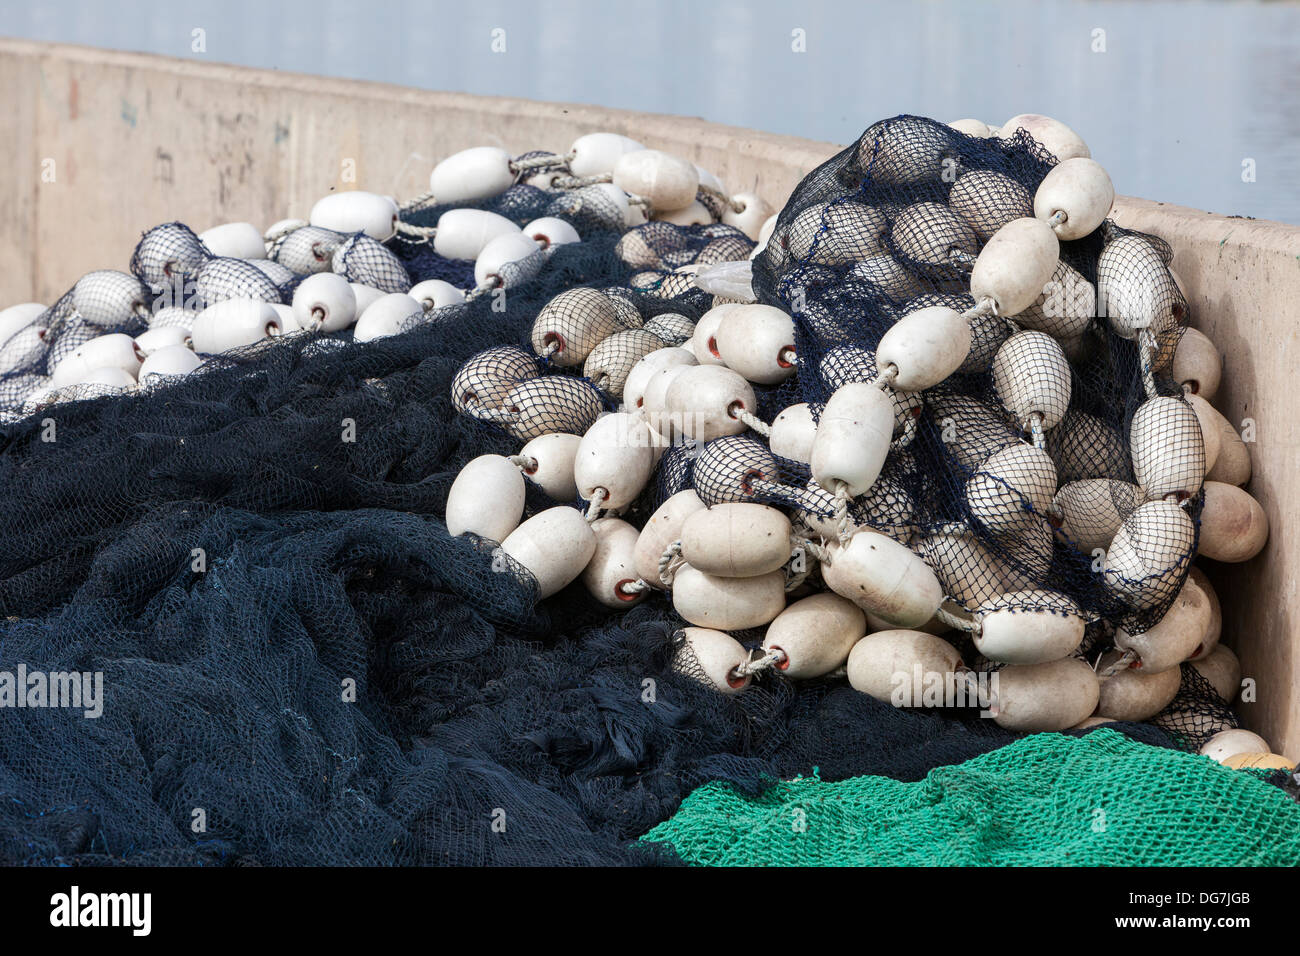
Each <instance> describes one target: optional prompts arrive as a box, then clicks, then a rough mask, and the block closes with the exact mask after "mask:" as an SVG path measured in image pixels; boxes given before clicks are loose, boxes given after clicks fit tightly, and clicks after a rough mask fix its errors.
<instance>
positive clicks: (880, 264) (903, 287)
mask: <svg viewBox="0 0 1300 956" xmlns="http://www.w3.org/2000/svg"><path fill="white" fill-rule="evenodd" d="M849 278H850V279H852V280H855V281H858V282H868V283H870V284H871V285H872V286H874V287H875V288H876V289H878V290H879V291H880V293H881V294H882V295H884V296H885V297H886V298H890V299H897V300H899V301H902V300H905V299H910V298H911V297H912V296H914V295H917V294H918V293H921V292H925V291H927V289H926V287H925V284H924V283H923V282H922V281H921V280H920V279H919V278H918V277H917V276H916V275H915V274H914V273H913V272H911V271H910V270H909V269H908V268H907V267H906V266H904V265H903V264H902V263H901V262H899V261H898V260H897V259H895V258H894V257H893V256H891V255H888V254H886V253H880V254H878V255H874V256H868V257H867V258H866V259H863V260H861V261H859V262H856V263H854V265H853V268H851V269H850V270H849Z"/></svg>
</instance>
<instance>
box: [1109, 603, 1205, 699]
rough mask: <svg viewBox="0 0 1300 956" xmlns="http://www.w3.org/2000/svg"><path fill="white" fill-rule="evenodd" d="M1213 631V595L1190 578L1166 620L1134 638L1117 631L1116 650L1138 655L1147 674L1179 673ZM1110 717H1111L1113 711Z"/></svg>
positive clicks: (1121, 629)
mask: <svg viewBox="0 0 1300 956" xmlns="http://www.w3.org/2000/svg"><path fill="white" fill-rule="evenodd" d="M1209 629H1210V598H1209V595H1208V594H1206V593H1205V592H1204V591H1203V590H1202V589H1201V586H1200V585H1199V584H1197V583H1196V581H1194V580H1193V579H1192V578H1190V577H1189V578H1187V580H1186V581H1185V582H1184V583H1183V586H1182V589H1181V590H1180V591H1179V592H1178V596H1177V597H1176V598H1174V603H1173V604H1171V605H1169V610H1167V611H1165V615H1164V617H1162V618H1161V619H1160V620H1159V621H1157V622H1156V623H1155V624H1153V625H1151V627H1149V628H1148V629H1147V630H1145V631H1143V632H1142V633H1141V634H1130V633H1129V632H1128V631H1127V630H1125V629H1124V628H1122V627H1121V628H1117V629H1116V631H1115V647H1116V648H1117V649H1119V650H1121V651H1132V652H1133V653H1135V654H1136V655H1137V656H1138V661H1139V662H1140V666H1141V668H1142V672H1143V673H1144V674H1158V673H1159V672H1160V671H1167V670H1172V669H1176V668H1177V667H1178V665H1179V664H1181V663H1182V662H1183V661H1186V660H1190V659H1191V657H1192V655H1193V654H1195V653H1196V649H1197V648H1198V647H1200V646H1201V643H1202V642H1203V641H1204V639H1205V634H1206V632H1207V631H1208V630H1209ZM1106 713H1108V714H1110V711H1106ZM1110 715H1111V716H1112V717H1118V716H1119V715H1118V714H1110ZM1148 716H1149V715H1148ZM1136 719H1138V720H1143V719H1145V718H1136Z"/></svg>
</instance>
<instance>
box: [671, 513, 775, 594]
mask: <svg viewBox="0 0 1300 956" xmlns="http://www.w3.org/2000/svg"><path fill="white" fill-rule="evenodd" d="M681 541H682V558H683V559H685V561H686V563H687V564H689V565H691V567H693V568H697V569H699V570H700V571H704V572H705V573H707V574H714V575H718V576H721V577H728V578H750V577H754V576H756V575H760V574H767V573H769V572H771V571H776V570H778V569H780V568H781V566H782V565H784V564H785V563H786V562H787V561H789V560H790V519H789V518H787V517H786V516H785V515H784V514H782V513H781V512H779V511H777V510H776V509H775V508H770V507H768V506H767V505H760V504H752V503H749V502H728V503H725V504H719V505H714V506H713V507H711V508H709V509H707V510H705V511H697V512H695V513H694V514H692V515H690V516H689V517H688V518H687V519H686V521H685V522H684V523H683V525H682V529H681Z"/></svg>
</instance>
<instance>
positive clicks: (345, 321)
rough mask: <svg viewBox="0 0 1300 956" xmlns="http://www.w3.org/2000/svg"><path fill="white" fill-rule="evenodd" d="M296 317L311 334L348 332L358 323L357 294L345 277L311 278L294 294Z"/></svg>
mask: <svg viewBox="0 0 1300 956" xmlns="http://www.w3.org/2000/svg"><path fill="white" fill-rule="evenodd" d="M293 317H294V319H295V320H296V321H297V323H298V328H300V329H306V330H307V331H309V332H337V331H339V330H340V329H346V328H347V327H348V326H349V325H351V324H352V323H353V322H355V321H356V320H357V294H356V293H355V292H353V291H352V286H351V285H350V284H349V283H348V280H347V279H345V278H343V277H342V276H341V275H337V274H335V273H333V272H319V273H317V274H316V275H310V276H308V277H307V278H305V279H303V280H302V282H300V283H299V284H298V287H297V288H296V289H295V290H294V292H293Z"/></svg>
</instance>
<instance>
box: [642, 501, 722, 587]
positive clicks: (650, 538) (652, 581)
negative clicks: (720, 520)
mask: <svg viewBox="0 0 1300 956" xmlns="http://www.w3.org/2000/svg"><path fill="white" fill-rule="evenodd" d="M705 507H706V505H705V504H704V502H703V501H701V500H700V496H699V495H698V494H697V493H696V492H695V489H694V488H687V489H686V490H684V491H679V492H677V493H676V494H675V495H672V496H670V497H669V498H668V500H667V501H665V502H664V503H663V504H661V505H660V506H659V507H658V508H657V509H656V510H655V513H654V514H652V515H651V516H650V517H649V518H648V519H646V523H645V525H644V526H643V527H642V528H641V534H640V536H639V537H638V538H637V543H636V573H637V576H638V577H640V578H641V580H643V581H645V582H646V583H647V584H649V585H651V586H652V587H656V588H660V589H663V588H666V587H667V584H666V583H665V582H664V581H663V580H662V579H661V578H660V577H659V560H660V558H662V557H663V554H664V552H665V551H666V550H667V549H668V545H670V544H672V543H673V542H674V541H676V540H678V539H679V538H680V537H681V531H682V525H684V524H685V523H686V519H687V518H689V517H690V516H691V515H693V514H694V513H695V512H697V511H703V510H704V509H705Z"/></svg>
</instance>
